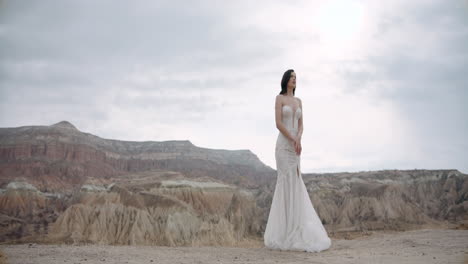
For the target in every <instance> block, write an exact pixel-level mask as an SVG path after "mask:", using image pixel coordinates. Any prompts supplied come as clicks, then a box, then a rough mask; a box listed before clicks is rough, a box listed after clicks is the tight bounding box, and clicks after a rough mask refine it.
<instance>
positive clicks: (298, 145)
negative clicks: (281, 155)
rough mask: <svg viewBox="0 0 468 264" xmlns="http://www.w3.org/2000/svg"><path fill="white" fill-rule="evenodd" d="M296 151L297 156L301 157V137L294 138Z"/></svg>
mask: <svg viewBox="0 0 468 264" xmlns="http://www.w3.org/2000/svg"><path fill="white" fill-rule="evenodd" d="M294 150H295V151H296V154H297V155H301V152H302V145H301V138H300V137H295V138H294Z"/></svg>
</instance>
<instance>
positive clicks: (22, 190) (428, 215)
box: [0, 122, 468, 246]
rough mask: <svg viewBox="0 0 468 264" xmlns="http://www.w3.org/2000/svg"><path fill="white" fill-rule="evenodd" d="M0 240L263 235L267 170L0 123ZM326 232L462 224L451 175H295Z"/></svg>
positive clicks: (465, 192)
mask: <svg viewBox="0 0 468 264" xmlns="http://www.w3.org/2000/svg"><path fill="white" fill-rule="evenodd" d="M0 157H1V159H0V183H1V184H0V226H1V227H2V228H1V229H0V241H44V242H59V243H60V242H66V243H80V242H86V243H88V242H91V243H104V244H132V245H169V246H174V245H237V244H239V243H242V242H245V241H249V240H250V239H256V240H258V239H262V236H263V232H264V229H265V225H266V221H267V217H268V213H269V209H270V205H271V199H272V196H273V191H274V187H275V184H276V177H275V176H276V175H275V174H276V172H275V171H274V170H272V169H271V168H269V167H267V166H265V165H264V164H263V163H261V161H260V160H258V158H257V157H256V156H255V155H254V154H253V153H251V152H250V151H247V150H240V151H229V150H211V149H206V148H200V147H196V146H194V145H193V144H191V143H190V142H189V141H166V142H154V141H148V142H130V141H118V140H110V139H102V138H99V137H97V136H93V135H91V134H87V133H83V132H80V131H78V130H77V129H76V128H75V127H74V126H73V125H72V124H70V123H68V122H60V123H57V124H55V125H52V126H28V127H19V128H0ZM303 179H304V182H305V184H306V187H307V189H308V192H309V195H310V197H311V200H312V203H313V204H314V207H315V209H316V210H317V213H318V214H319V216H320V218H321V219H322V222H323V223H324V225H325V228H326V229H327V231H328V232H329V233H330V235H332V236H343V235H348V234H349V233H350V232H367V231H370V230H408V229H414V228H420V227H452V228H466V226H467V224H468V214H467V211H468V181H467V179H468V175H466V174H463V173H461V172H459V171H457V170H454V169H452V170H383V171H366V172H356V173H324V174H303Z"/></svg>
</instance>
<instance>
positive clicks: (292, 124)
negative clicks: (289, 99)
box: [276, 105, 302, 151]
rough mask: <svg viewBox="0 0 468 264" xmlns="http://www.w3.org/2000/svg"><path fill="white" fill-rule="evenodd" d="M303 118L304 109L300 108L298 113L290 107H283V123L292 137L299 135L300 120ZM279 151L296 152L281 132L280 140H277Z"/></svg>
mask: <svg viewBox="0 0 468 264" xmlns="http://www.w3.org/2000/svg"><path fill="white" fill-rule="evenodd" d="M301 116H302V109H301V108H300V107H298V108H297V109H296V111H294V110H293V108H292V107H291V106H289V105H283V107H282V111H281V122H282V123H283V125H284V126H285V127H286V130H288V131H289V132H290V133H291V134H292V135H297V131H298V126H299V119H300V118H301ZM276 148H277V149H287V150H289V151H294V146H293V145H292V144H291V142H289V140H288V138H286V137H285V136H284V135H283V133H281V131H279V134H278V138H277V140H276Z"/></svg>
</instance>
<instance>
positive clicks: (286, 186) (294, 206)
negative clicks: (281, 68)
mask: <svg viewBox="0 0 468 264" xmlns="http://www.w3.org/2000/svg"><path fill="white" fill-rule="evenodd" d="M295 90H296V73H295V72H294V70H287V71H286V72H285V73H284V75H283V79H282V80H281V92H280V94H279V95H277V96H276V103H275V119H276V127H277V128H278V130H279V135H278V139H277V141H276V148H275V158H276V169H277V172H278V176H277V179H276V187H275V192H274V194H273V200H272V204H271V209H270V213H269V216H268V222H267V225H266V229H265V234H264V243H265V246H266V247H267V248H271V249H279V250H297V251H308V252H319V251H322V250H325V249H328V248H329V247H330V246H331V240H330V238H329V237H328V234H327V231H326V230H325V228H324V227H323V225H322V221H321V220H320V218H319V217H318V215H317V213H316V212H315V209H314V207H313V205H312V202H311V200H310V198H309V194H308V193H307V189H306V187H305V184H304V181H303V180H302V176H301V170H300V155H301V151H302V146H301V137H302V132H303V125H302V120H303V119H302V102H301V100H300V99H299V98H297V97H295V96H294V92H295Z"/></svg>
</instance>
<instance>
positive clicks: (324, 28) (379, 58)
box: [0, 0, 468, 173]
mask: <svg viewBox="0 0 468 264" xmlns="http://www.w3.org/2000/svg"><path fill="white" fill-rule="evenodd" d="M288 2H289V3H288ZM290 68H292V69H294V70H295V72H296V74H297V89H296V96H298V97H299V98H301V99H302V102H303V118H304V134H303V139H302V145H303V152H302V161H301V168H302V171H303V172H341V171H349V172H353V171H365V170H380V169H415V168H416V169H458V170H460V171H462V172H465V173H468V136H467V135H468V105H467V102H468V1H465V0H453V1H452V0H449V1H447V0H412V1H407V0H394V1H373V0H362V1H351V0H350V1H345V0H342V1H339V0H330V1H311V0H306V1H294V2H291V1H229V2H228V1H214V0H213V1H174V0H171V1H163V0H161V1H149V0H148V1H115V0H112V1H110V0H102V1H94V0H89V1H86V0H80V1H62V0H56V1H45V0H42V1H22V0H3V1H0V127H18V126H28V125H51V124H54V123H57V122H59V121H62V120H67V121H69V122H71V123H72V124H74V125H75V126H76V127H77V128H78V129H79V130H81V131H84V132H88V133H92V134H94V135H97V136H100V137H102V138H112V139H119V140H132V141H147V140H152V141H164V140H190V141H191V142H192V143H193V144H195V145H197V146H200V147H206V148H215V149H250V150H252V151H253V152H254V153H255V154H257V155H258V157H259V158H260V159H261V160H262V161H263V162H265V163H266V164H267V165H269V166H271V167H272V168H276V164H275V158H274V147H275V143H276V138H277V136H278V133H279V131H278V130H277V129H276V126H275V123H274V100H275V96H276V95H277V94H278V93H279V91H280V80H281V77H282V74H283V73H284V71H286V70H287V69H290Z"/></svg>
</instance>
